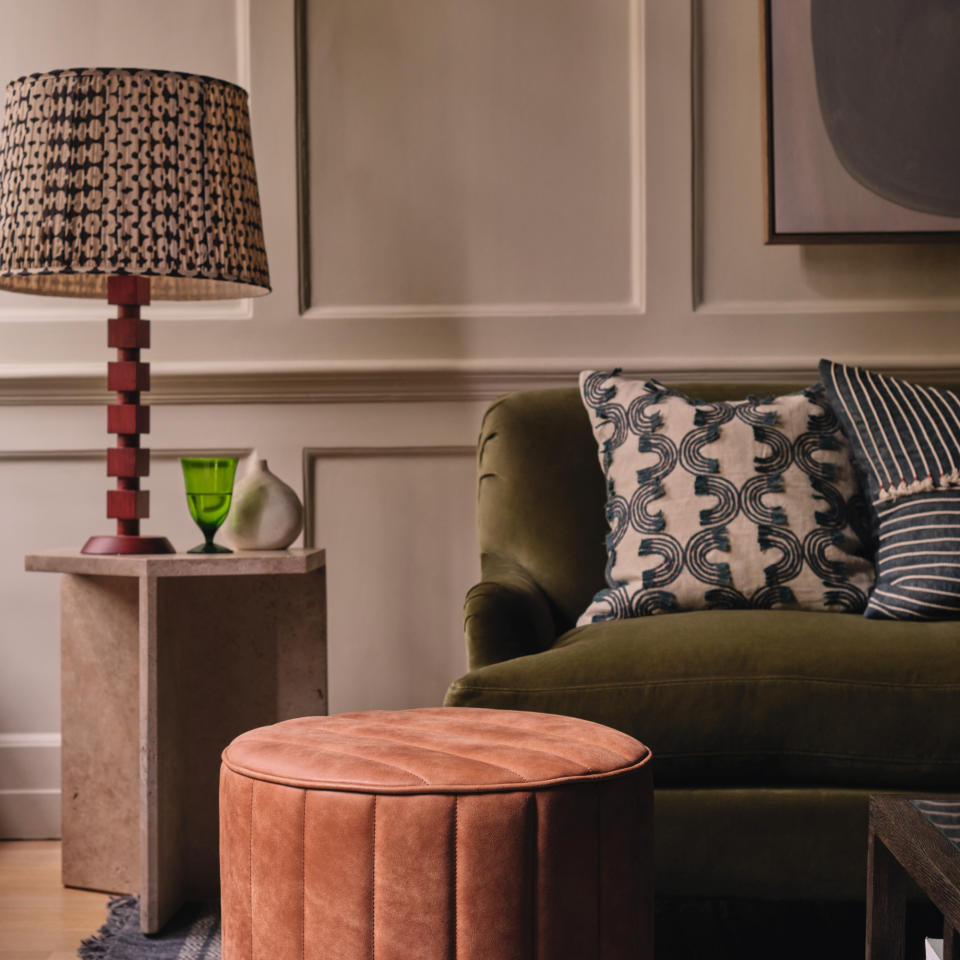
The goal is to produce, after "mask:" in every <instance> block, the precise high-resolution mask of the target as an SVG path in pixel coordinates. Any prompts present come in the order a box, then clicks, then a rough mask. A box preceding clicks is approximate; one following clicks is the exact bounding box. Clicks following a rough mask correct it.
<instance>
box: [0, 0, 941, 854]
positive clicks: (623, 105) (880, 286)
mask: <svg viewBox="0 0 960 960" xmlns="http://www.w3.org/2000/svg"><path fill="white" fill-rule="evenodd" d="M307 7H308V31H307V38H308V43H307V49H308V53H309V57H308V73H309V78H310V82H309V85H308V92H309V96H310V109H311V115H312V118H313V124H312V127H311V137H310V147H311V178H310V185H311V194H312V203H311V205H310V208H309V210H308V212H309V214H310V215H311V219H312V231H311V252H310V255H309V256H308V257H307V260H308V262H309V264H310V269H311V280H312V287H313V292H312V297H311V303H310V305H309V308H308V309H307V311H306V312H305V313H304V314H302V315H301V314H300V313H299V311H298V307H297V262H298V249H297V192H296V184H295V167H296V154H295V114H294V69H293V51H294V6H293V0H203V3H199V4H198V3H195V2H193V0H166V2H165V3H164V4H157V3H154V2H146V0H82V2H75V0H32V2H31V3H30V4H24V3H22V2H20V0H0V22H2V23H3V24H4V29H3V31H2V32H0V83H6V81H7V80H9V79H11V78H13V77H15V76H18V75H20V74H21V73H24V72H33V71H36V70H46V69H51V68H54V67H57V66H75V65H85V64H98V65H99V64H106V65H110V64H111V63H119V62H120V61H122V62H123V63H126V64H131V65H143V66H156V67H169V68H176V69H182V70H189V71H196V72H202V73H209V74H213V75H217V76H222V77H224V78H226V79H230V80H235V81H238V82H240V83H241V84H243V85H244V86H246V87H248V89H250V91H251V108H252V114H253V127H254V140H255V149H256V154H257V164H258V170H259V176H260V186H261V197H262V201H263V208H264V220H265V223H264V226H265V232H266V240H267V245H268V250H269V254H270V261H271V274H272V279H273V285H274V293H273V294H272V295H271V296H269V297H267V298H264V299H262V300H258V301H254V302H237V303H226V304H217V303H214V304H209V305H202V306H200V305H194V304H177V305H156V306H155V307H152V308H151V310H150V315H151V317H153V318H154V319H155V321H156V322H155V323H154V347H153V349H152V350H151V355H150V357H149V359H150V360H151V361H152V363H153V365H154V391H153V394H152V397H153V402H154V403H155V405H156V406H157V407H158V409H157V411H156V412H155V417H154V419H155V430H154V434H153V436H152V437H151V446H152V447H153V448H154V449H156V450H159V451H167V453H166V454H164V455H161V456H158V457H157V458H156V466H155V470H154V475H153V476H152V477H151V480H150V488H151V490H152V495H153V501H154V504H153V517H152V518H151V520H150V521H149V523H148V524H146V525H145V526H146V527H147V529H148V530H150V531H154V532H163V533H166V534H168V535H169V536H171V537H172V538H173V539H174V542H175V543H176V544H177V545H178V546H181V547H183V546H187V545H189V544H190V543H192V542H193V540H194V539H195V535H194V534H193V532H192V530H191V528H190V523H189V520H188V519H187V518H186V513H185V510H184V504H183V502H182V496H181V493H180V486H179V479H178V477H177V468H176V462H175V458H174V456H173V454H174V452H176V451H179V450H184V449H201V448H203V447H224V446H226V447H235V448H237V449H247V448H249V447H252V446H257V447H258V448H259V449H260V451H261V453H262V455H264V456H266V457H268V458H269V460H270V461H271V465H272V467H273V468H274V469H275V470H276V472H278V473H279V474H280V475H281V476H283V477H285V478H286V479H287V480H288V481H292V482H293V483H294V485H295V486H297V488H298V489H300V488H301V481H300V477H301V471H302V466H303V463H304V459H305V458H306V459H307V460H308V461H310V462H312V463H313V465H314V470H313V477H314V480H313V483H312V484H311V485H310V487H309V489H307V490H306V491H304V493H305V495H306V496H307V498H308V499H309V500H310V501H311V506H312V511H313V516H314V518H315V529H314V531H313V537H314V540H315V542H317V543H318V544H322V545H324V546H326V547H327V550H328V557H329V571H330V574H329V588H330V662H331V679H330V682H331V689H330V700H331V705H332V708H333V709H334V710H347V709H362V708H366V707H372V706H410V705H415V704H421V703H435V702H437V701H438V700H439V698H440V696H442V693H443V689H444V687H445V686H446V683H447V682H448V680H450V679H452V678H453V677H454V676H456V675H457V673H458V672H459V671H461V670H462V668H463V650H462V640H461V633H460V605H461V602H462V597H463V593H464V591H465V589H466V588H467V586H469V584H470V583H471V582H472V581H473V580H474V578H475V577H476V576H477V561H476V557H475V547H474V541H473V517H472V511H473V503H474V492H473V466H472V453H471V450H472V445H473V442H474V440H475V437H476V433H477V428H478V425H479V419H480V416H481V413H482V409H483V407H484V405H485V402H486V401H487V400H488V399H489V398H491V397H492V396H495V395H496V394H498V393H500V392H503V391H505V390H508V389H516V388H523V387H525V386H536V385H552V384H570V383H572V382H573V375H574V374H575V372H576V371H577V370H579V369H580V368H582V367H585V366H591V365H606V364H612V363H619V364H620V365H623V366H625V367H626V368H627V369H632V370H635V371H637V372H643V373H653V374H658V375H661V376H671V375H674V376H684V375H686V376H688V377H702V376H707V377H709V376H722V377H726V378H736V379H740V380H749V379H751V378H753V377H756V376H758V375H762V376H764V378H767V377H769V376H770V375H773V376H781V377H783V378H786V379H795V378H796V377H797V376H799V377H805V376H810V377H812V376H813V369H814V365H815V363H816V360H817V359H818V358H819V357H820V356H821V355H822V354H824V353H827V354H830V355H832V356H834V357H837V358H838V359H845V360H861V361H865V362H868V363H871V364H875V365H879V366H883V367H886V368H891V369H901V370H903V369H917V368H919V369H921V370H926V371H927V372H929V373H930V375H931V376H934V375H935V376H937V378H938V379H943V378H944V376H947V377H949V376H951V375H953V372H954V370H955V368H956V367H957V361H958V358H960V325H958V323H957V320H958V309H960V270H958V269H957V268H958V266H960V263H958V260H960V248H958V247H953V246H939V247H938V246H925V245H918V246H913V247H902V246H896V247H855V246H839V247H817V248H814V247H809V248H801V247H779V248H765V247H763V245H762V243H761V240H760V237H761V194H760V156H761V151H760V123H759V111H760V86H759V62H758V24H757V4H756V2H755V0H692V2H687V0H509V2H507V0H496V2H492V0H307ZM105 310H106V307H105V305H102V304H97V303H90V302H86V303H84V302H71V301H56V300H52V299H42V298H29V297H22V296H20V297H18V296H14V295H10V294H6V295H2V296H0V504H3V508H2V509H3V516H2V529H3V531H4V536H3V550H2V551H0V609H2V610H3V617H2V618H0V835H2V834H4V833H6V834H8V835H11V834H12V835H31V834H33V835H36V834H43V833H50V832H52V831H55V829H56V827H55V824H56V822H57V820H56V818H57V804H58V783H57V777H56V756H57V753H58V749H59V746H58V745H59V739H58V728H59V712H58V703H57V700H58V650H57V636H58V625H57V616H58V615H57V590H56V582H55V578H54V577H49V576H41V575H37V574H32V575H30V576H27V575H26V574H24V573H23V572H22V556H23V554H24V553H26V552H27V551H30V550H33V549H37V548H42V547H47V546H54V545H60V544H74V543H75V544H79V543H80V542H81V541H82V540H83V539H84V538H85V537H86V536H87V535H88V534H90V533H93V532H97V531H105V530H106V528H107V524H106V521H105V520H103V519H102V502H103V489H104V488H105V486H106V482H105V480H104V478H103V477H102V468H101V466H100V464H99V463H98V461H97V454H96V451H97V450H98V449H99V448H100V447H102V446H103V445H104V443H105V437H104V433H103V419H104V418H103V412H102V409H101V408H100V406H99V404H101V403H102V401H103V398H104V393H103V372H102V371H103V364H104V362H105V360H106V351H105V348H104V346H103V344H104V329H103V319H104V317H105V315H106V314H105ZM105 669H108V665H105Z"/></svg>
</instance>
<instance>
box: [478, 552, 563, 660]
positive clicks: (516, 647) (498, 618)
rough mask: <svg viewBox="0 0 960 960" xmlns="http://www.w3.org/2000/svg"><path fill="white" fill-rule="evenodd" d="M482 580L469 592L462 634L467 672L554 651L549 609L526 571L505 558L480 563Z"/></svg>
mask: <svg viewBox="0 0 960 960" xmlns="http://www.w3.org/2000/svg"><path fill="white" fill-rule="evenodd" d="M482 567H483V580H482V581H481V582H480V583H478V584H476V586H474V587H472V588H471V589H470V591H469V592H468V593H467V598H466V601H465V603H464V605H463V632H464V635H465V636H466V640H467V661H468V663H469V667H470V669H471V670H475V669H476V668H477V667H485V666H487V665H488V664H491V663H498V662H500V661H501V660H511V659H512V658H513V657H523V656H526V655H527V654H530V653H539V652H540V651H541V650H546V649H548V648H549V647H551V646H553V642H554V640H555V639H556V628H555V626H554V622H553V615H552V614H551V612H550V604H549V601H548V600H547V597H546V595H545V594H544V593H543V591H542V590H541V589H540V587H539V586H538V585H537V582H536V581H535V580H534V578H533V577H532V576H531V574H530V573H529V571H527V570H526V569H524V567H522V566H521V565H520V564H519V563H517V562H516V561H514V560H510V559H507V558H505V557H497V556H490V555H487V556H485V557H484V558H483V563H482Z"/></svg>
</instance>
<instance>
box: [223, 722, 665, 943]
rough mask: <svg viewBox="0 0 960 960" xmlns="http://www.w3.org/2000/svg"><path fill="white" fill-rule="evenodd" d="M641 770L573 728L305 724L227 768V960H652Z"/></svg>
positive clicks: (639, 748) (646, 764)
mask: <svg viewBox="0 0 960 960" xmlns="http://www.w3.org/2000/svg"><path fill="white" fill-rule="evenodd" d="M652 797H653V793H652V785H651V776H650V751H649V750H648V749H647V748H646V747H645V746H644V745H643V744H642V743H639V742H638V741H637V740H634V739H633V738H632V737H629V736H627V735H626V734H623V733H620V732H618V731H616V730H612V729H610V728H608V727H603V726H600V725H599V724H595V723H590V722H588V721H585V720H577V719H574V718H572V717H561V716H555V715H552V714H539V713H527V712H518V711H509V710H483V709H470V708H457V707H448V708H444V707H438V708H432V709H425V710H400V711H371V712H368V713H353V714H340V715H337V716H331V717H303V718H301V719H297V720H287V721H285V722H283V723H278V724H275V725H273V726H270V727H261V728H259V729H257V730H251V731H250V732H249V733H245V734H243V735H242V736H240V737H237V739H236V740H234V741H233V743H231V744H230V746H229V747H227V749H226V750H225V751H224V753H223V765H222V767H221V781H220V857H221V863H220V872H221V895H222V907H223V958H224V960H294V958H296V960H649V958H651V957H652V956H653V894H652V886H651V874H652V851H651V845H652V844H651V842H652V827H653V823H652V812H653V800H652Z"/></svg>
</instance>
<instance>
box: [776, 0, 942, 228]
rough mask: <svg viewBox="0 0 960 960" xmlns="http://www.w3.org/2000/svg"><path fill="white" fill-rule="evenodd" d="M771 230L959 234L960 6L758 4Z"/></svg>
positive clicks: (823, 1)
mask: <svg viewBox="0 0 960 960" xmlns="http://www.w3.org/2000/svg"><path fill="white" fill-rule="evenodd" d="M760 12H761V24H762V46H763V65H764V83H763V96H764V138H763V139H764V151H765V158H764V160H765V162H764V180H765V184H764V188H765V189H764V199H765V204H764V230H765V236H764V240H765V242H766V243H851V242H898V243H902V242H905V241H908V242H909V241H943V240H949V241H954V242H956V241H958V240H960V162H958V158H960V112H958V106H957V103H958V99H960V54H958V50H960V4H958V3H954V2H947V0H842V2H840V0H760Z"/></svg>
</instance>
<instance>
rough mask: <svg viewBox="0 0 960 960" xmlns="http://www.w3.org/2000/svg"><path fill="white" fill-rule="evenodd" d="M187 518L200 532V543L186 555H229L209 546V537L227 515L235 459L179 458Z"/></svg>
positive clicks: (213, 546) (211, 539) (225, 550)
mask: <svg viewBox="0 0 960 960" xmlns="http://www.w3.org/2000/svg"><path fill="white" fill-rule="evenodd" d="M180 466H181V467H183V482H184V485H185V486H186V488H187V503H188V505H189V506H190V516H191V517H193V520H194V522H195V523H196V525H197V526H198V527H199V528H200V530H201V531H202V532H203V536H204V538H205V540H204V542H203V543H201V544H200V546H199V547H194V548H193V549H192V550H188V551H187V552H188V553H233V551H232V550H228V549H227V548H226V547H221V546H220V545H219V544H217V543H214V542H213V535H214V534H215V533H216V532H217V530H219V529H220V524H222V523H223V521H224V520H226V518H227V514H228V513H229V512H230V500H231V499H232V497H233V476H234V474H235V473H236V472H237V458H236V457H181V458H180Z"/></svg>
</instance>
